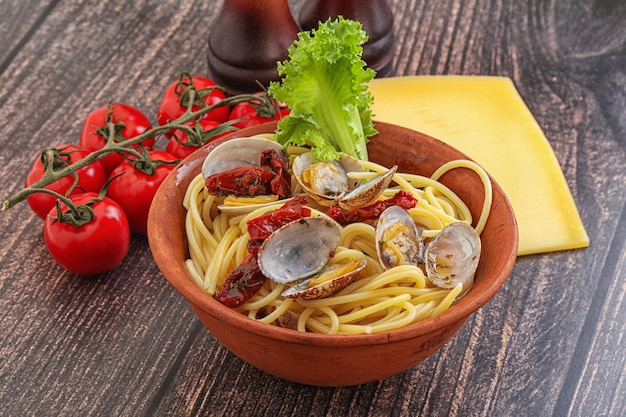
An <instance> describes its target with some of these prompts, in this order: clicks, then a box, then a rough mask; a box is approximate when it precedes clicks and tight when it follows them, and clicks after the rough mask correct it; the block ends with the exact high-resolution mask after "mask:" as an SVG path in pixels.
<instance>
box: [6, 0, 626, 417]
mask: <svg viewBox="0 0 626 417" xmlns="http://www.w3.org/2000/svg"><path fill="white" fill-rule="evenodd" d="M221 4H222V2H221V1H210V0H203V1H191V0H189V1H186V0H185V1H171V0H138V1H132V2H116V1H111V0H101V1H93V0H92V1H85V0H74V1H61V0H43V1H32V0H30V1H25V0H0V178H1V184H2V185H1V186H0V190H1V193H2V196H1V197H2V199H4V198H6V197H7V196H9V195H11V194H13V193H15V192H16V191H18V189H19V188H20V187H21V185H22V183H23V181H24V178H25V176H26V173H27V171H28V169H29V167H30V165H31V162H32V159H33V158H34V156H35V155H36V154H37V153H38V150H39V149H40V148H42V147H44V146H47V145H50V144H60V143H63V142H76V141H77V140H78V134H79V131H80V127H81V124H82V121H83V119H84V117H85V116H86V115H87V113H88V112H89V111H91V110H93V109H95V108H96V107H99V106H102V105H104V104H106V103H107V102H108V101H109V100H110V99H115V100H119V101H125V102H128V103H132V104H135V105H136V106H138V107H139V108H141V109H142V110H143V111H145V112H146V113H148V114H151V115H154V114H155V113H156V108H157V105H158V101H159V99H160V95H161V94H162V92H163V89H164V88H165V85H166V84H167V83H169V82H170V81H171V80H173V79H174V78H176V77H177V75H178V73H179V72H180V71H181V70H189V71H191V72H194V73H206V71H207V66H206V60H205V56H206V39H207V34H208V31H209V28H210V26H211V23H212V22H213V21H214V18H215V16H216V14H217V12H218V10H219V8H220V7H221ZM390 4H391V6H392V9H393V11H394V15H395V33H396V43H395V46H394V51H395V55H394V61H393V69H392V75H396V76H402V75H416V74H417V75H426V74H467V75H470V74H485V75H503V76H508V77H511V78H512V79H513V81H514V82H515V84H516V86H517V88H518V89H519V91H520V94H521V95H522V97H523V98H524V100H525V102H526V103H527V104H528V106H529V107H530V109H531V111H532V113H533V114H534V115H535V117H536V118H537V120H538V122H539V124H540V125H541V127H542V128H543V130H544V132H545V134H546V136H547V137H548V139H549V141H550V143H551V145H552V147H553V148H554V150H555V152H556V155H557V157H558V160H559V163H560V165H561V167H562V169H563V171H564V173H565V176H566V178H567V182H568V184H569V186H570V188H571V190H572V193H573V195H574V198H575V201H576V203H577V205H578V208H579V210H580V214H581V216H582V219H583V222H584V224H585V226H586V228H587V231H588V233H589V235H590V238H591V246H590V247H589V248H587V249H582V250H573V251H563V252H558V253H550V254H541V255H534V256H526V257H521V258H519V259H518V261H517V263H516V266H515V269H514V270H513V273H512V274H511V276H510V278H509V280H508V281H507V283H506V284H505V285H504V287H503V288H502V290H501V291H500V292H499V293H498V294H497V295H496V297H495V298H494V299H493V300H492V301H491V302H490V303H488V304H487V305H486V306H485V307H484V308H483V309H481V310H480V311H479V312H478V313H477V314H475V315H474V316H473V317H471V318H470V320H469V321H468V322H467V324H466V325H465V326H464V327H463V328H462V329H461V331H460V332H459V333H458V334H457V335H456V336H455V337H454V338H453V339H452V340H451V341H450V342H449V343H448V344H447V345H445V346H444V347H443V348H442V349H441V350H440V351H438V352H437V353H436V354H435V355H433V356H432V357H430V358H429V359H428V360H426V361H424V362H423V363H420V364H418V365H417V366H415V367H414V368H412V369H410V370H408V371H406V372H404V373H402V374H399V375H396V376H393V377H391V378H388V379H386V380H383V381H380V382H375V383H370V384H366V385H361V386H354V387H344V388H316V387H309V386H303V385H299V384H294V383H290V382H287V381H284V380H280V379H276V378H274V377H272V376H269V375H267V374H265V373H263V372H261V371H259V370H257V369H255V368H253V367H251V366H250V365H247V364H245V363H243V362H242V361H241V360H239V359H238V358H236V357H234V356H233V355H232V354H230V353H229V352H228V351H226V350H225V349H224V348H223V347H222V346H221V345H220V344H219V343H217V342H216V341H215V339H214V338H213V337H212V336H211V335H210V334H209V333H208V332H207V331H205V330H204V328H203V327H202V325H201V324H200V323H199V322H198V321H197V320H196V318H195V316H194V315H193V313H192V312H191V310H190V308H189V307H188V305H187V304H186V302H185V301H184V300H183V299H182V298H181V297H180V296H179V295H178V294H177V293H176V292H175V291H174V290H173V289H172V288H171V287H170V286H169V285H168V284H167V282H166V281H165V280H164V278H163V277H162V276H161V274H160V273H159V271H158V269H157V268H156V266H155V264H154V262H153V261H152V258H151V254H150V250H149V248H148V244H147V242H146V239H145V238H141V237H134V238H133V241H132V246H131V250H130V254H129V256H128V258H127V259H126V260H125V262H124V263H123V264H122V265H121V266H120V267H119V268H117V269H116V270H114V271H112V272H110V273H107V274H104V275H102V276H97V277H92V278H80V277H77V276H74V275H72V274H69V273H67V272H65V271H64V270H63V269H62V268H61V267H59V266H57V265H56V264H55V262H54V261H53V260H51V258H50V257H49V255H48V253H47V252H46V249H45V247H44V244H43V237H42V233H41V231H42V224H41V221H40V220H39V219H38V218H37V217H35V215H34V214H32V213H31V212H30V211H29V209H28V207H27V206H26V205H25V204H24V205H20V206H18V207H15V208H13V209H11V210H9V211H8V212H3V213H0V242H1V243H0V415H2V416H165V415H170V416H171V415H175V416H186V415H217V416H231V415H232V416H239V415H248V416H251V415H259V416H260V415H272V416H273V415H315V416H340V415H347V414H352V415H370V416H384V415H396V416H410V415H413V416H415V415H423V416H625V415H626V370H625V367H626V361H625V357H626V332H625V328H626V325H625V323H626V304H625V298H626V272H625V271H626V262H625V252H626V245H625V242H626V211H625V209H624V206H625V204H624V203H625V199H626V198H625V197H626V196H625V189H626V157H625V152H626V146H625V143H626V2H624V1H623V0H529V1H520V0H501V1H488V0H467V1H462V0H440V1H424V0H408V1H405V0H393V1H390ZM292 5H293V6H294V7H295V8H297V7H298V5H299V2H298V1H294V2H292ZM152 117H154V116H152ZM512 128H514V127H512ZM390 360H393V358H390Z"/></svg>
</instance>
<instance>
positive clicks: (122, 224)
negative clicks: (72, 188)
mask: <svg viewBox="0 0 626 417" xmlns="http://www.w3.org/2000/svg"><path fill="white" fill-rule="evenodd" d="M96 198H98V194H96V193H91V192H89V193H83V194H78V195H75V196H72V197H71V199H72V202H73V203H75V204H76V205H80V204H86V203H88V202H89V201H91V200H93V199H96ZM61 208H62V209H63V211H66V209H67V207H66V206H65V204H61ZM91 208H92V210H93V212H94V218H93V220H91V221H90V222H88V223H85V224H82V225H80V226H75V225H74V224H72V223H65V222H61V221H59V220H58V219H57V218H56V216H57V209H56V207H55V208H53V209H52V210H50V213H49V215H48V217H47V218H46V221H45V224H44V229H43V235H44V241H45V243H46V247H47V248H48V251H49V252H50V255H52V257H53V258H54V259H55V260H56V261H57V262H58V263H59V264H60V265H61V266H63V267H64V268H65V269H67V270H68V271H71V272H74V273H76V274H81V275H92V274H99V273H102V272H106V271H109V270H111V269H113V268H115V267H116V266H118V265H119V264H120V263H121V262H122V261H123V260H124V257H126V254H127V253H128V248H129V245H130V229H129V227H128V220H127V219H126V215H125V214H124V211H123V210H122V208H121V207H120V206H119V205H118V204H117V203H116V202H115V201H113V200H111V199H110V198H108V197H104V198H102V200H100V201H97V202H95V203H94V204H93V205H92V206H91Z"/></svg>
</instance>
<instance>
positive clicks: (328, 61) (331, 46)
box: [268, 16, 377, 161]
mask: <svg viewBox="0 0 626 417" xmlns="http://www.w3.org/2000/svg"><path fill="white" fill-rule="evenodd" d="M366 41H367V34H366V33H365V31H364V30H363V29H362V26H361V23H359V22H357V21H353V20H349V19H344V18H343V17H341V16H340V17H338V18H337V19H335V20H331V19H328V20H327V21H326V22H323V23H320V24H319V26H318V28H317V29H313V30H311V31H304V32H300V33H299V34H298V39H297V40H295V41H294V43H293V44H292V45H291V46H290V47H289V58H288V59H287V60H286V61H284V62H282V63H281V62H279V63H278V73H279V74H280V75H281V76H283V78H282V80H281V81H280V82H277V81H275V82H272V83H271V84H270V87H269V90H268V91H269V93H270V94H271V95H272V96H274V97H275V98H276V99H277V100H279V101H282V102H284V103H286V104H287V105H288V107H289V108H290V109H291V113H290V114H289V115H288V116H286V117H285V118H284V119H283V120H281V121H280V122H279V123H278V128H277V131H276V138H277V140H278V142H279V143H281V144H282V145H283V146H287V144H289V143H291V144H294V145H297V146H305V145H308V146H311V147H312V149H311V150H312V152H313V155H314V156H315V159H316V160H317V161H330V160H335V159H338V158H339V156H340V155H341V153H346V154H348V155H351V156H354V157H356V158H358V159H362V160H367V159H368V156H367V147H366V145H367V138H368V137H369V136H372V135H375V134H376V133H377V132H376V130H375V129H374V125H373V122H372V113H371V110H370V105H371V103H372V101H373V97H372V95H371V94H370V93H369V91H368V83H369V81H371V80H372V79H373V78H374V76H375V72H374V71H373V70H372V69H370V68H366V66H365V65H366V64H365V61H363V60H362V58H361V55H362V53H363V44H364V43H365V42H366Z"/></svg>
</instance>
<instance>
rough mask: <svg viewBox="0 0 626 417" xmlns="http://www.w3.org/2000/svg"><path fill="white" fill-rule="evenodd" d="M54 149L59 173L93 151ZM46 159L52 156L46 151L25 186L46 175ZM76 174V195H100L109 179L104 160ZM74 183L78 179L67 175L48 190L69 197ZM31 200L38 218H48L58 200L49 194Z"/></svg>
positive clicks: (35, 165) (40, 194) (67, 148)
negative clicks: (44, 161) (44, 159)
mask: <svg viewBox="0 0 626 417" xmlns="http://www.w3.org/2000/svg"><path fill="white" fill-rule="evenodd" d="M53 149H56V150H57V151H58V152H55V153H54V154H53V155H54V156H53V166H54V168H55V169H57V170H58V169H62V168H64V167H65V166H67V165H72V164H73V163H75V162H77V161H79V160H81V159H83V158H84V157H86V156H87V155H89V152H88V151H87V150H86V149H84V148H82V147H80V146H76V145H61V146H58V147H56V148H53ZM42 157H43V158H46V159H47V158H48V153H47V152H46V151H45V150H44V151H43V154H42V155H40V156H39V158H37V159H36V160H35V161H34V162H33V166H32V168H31V170H30V172H29V173H28V175H27V176H26V180H25V181H24V185H25V186H26V187H28V186H31V185H32V184H34V183H36V182H37V181H39V180H40V179H41V177H42V176H43V174H44V171H45V166H44V163H43V162H42ZM76 175H78V184H77V187H75V188H74V189H73V190H72V194H78V193H83V192H85V191H94V192H99V191H100V189H101V188H102V186H103V185H104V183H105V182H106V180H107V174H106V172H105V170H104V167H103V166H102V164H101V163H100V161H96V162H94V163H92V164H90V165H87V166H86V167H84V168H81V169H79V170H78V171H77V172H76ZM73 184H74V176H72V175H66V176H65V177H63V178H60V179H58V180H57V181H55V182H53V183H52V184H50V185H48V186H46V187H45V188H47V189H49V190H52V191H56V192H57V193H59V194H62V195H65V194H66V193H67V190H68V189H69V188H70V187H71V186H72V185H73ZM27 201H28V205H29V206H30V208H31V209H32V210H33V211H34V212H35V213H36V214H37V216H39V217H41V218H42V219H44V218H45V217H46V215H47V214H48V212H49V211H50V209H51V208H53V207H54V206H55V201H56V198H55V197H54V196H52V195H49V194H45V193H36V194H33V195H31V196H30V197H28V199H27Z"/></svg>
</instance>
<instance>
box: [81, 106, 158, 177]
mask: <svg viewBox="0 0 626 417" xmlns="http://www.w3.org/2000/svg"><path fill="white" fill-rule="evenodd" d="M109 118H110V120H111V121H112V122H113V123H115V125H116V137H115V139H114V140H115V142H121V141H123V140H126V139H132V138H134V137H135V136H138V135H141V134H142V133H144V132H145V131H146V130H149V129H150V128H151V126H152V125H151V123H150V120H148V118H147V117H146V115H145V114H143V113H142V112H141V111H140V110H139V109H137V108H135V107H133V106H131V105H129V104H124V103H112V104H110V105H107V106H103V107H100V108H98V109H96V110H94V111H92V112H91V113H89V114H88V115H87V118H86V119H85V122H84V123H83V129H82V131H81V133H80V139H79V144H80V145H81V146H82V147H84V148H85V149H87V150H89V151H95V150H98V149H101V148H102V147H103V146H104V145H105V144H106V142H107V137H108V134H109V133H108V132H107V129H106V124H107V120H108V119H109ZM141 144H142V145H143V146H144V147H145V148H147V149H152V147H153V146H154V138H149V139H146V140H145V141H143V142H141ZM123 160H124V157H123V156H122V155H119V154H117V153H112V154H110V155H107V156H106V157H104V158H103V159H101V161H102V164H103V165H104V169H105V170H106V172H107V173H110V172H111V171H113V170H114V169H115V167H116V166H118V165H119V164H120V162H122V161H123Z"/></svg>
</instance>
